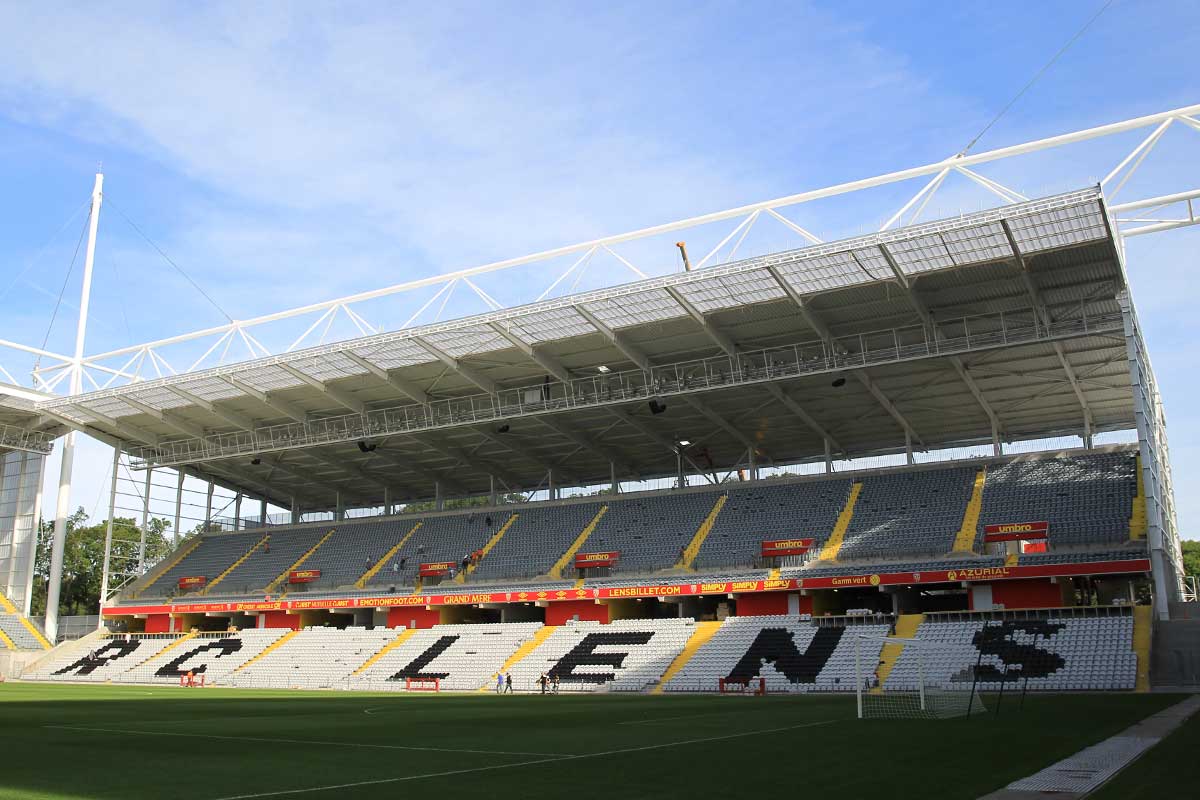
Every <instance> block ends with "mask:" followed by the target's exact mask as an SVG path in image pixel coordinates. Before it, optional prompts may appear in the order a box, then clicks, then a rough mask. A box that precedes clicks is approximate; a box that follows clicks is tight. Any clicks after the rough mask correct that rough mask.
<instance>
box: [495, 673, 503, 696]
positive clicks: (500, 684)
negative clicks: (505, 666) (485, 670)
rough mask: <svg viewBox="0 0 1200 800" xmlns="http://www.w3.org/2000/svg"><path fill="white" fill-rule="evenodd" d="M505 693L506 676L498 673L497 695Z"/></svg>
mask: <svg viewBox="0 0 1200 800" xmlns="http://www.w3.org/2000/svg"><path fill="white" fill-rule="evenodd" d="M503 692H504V676H503V675H501V674H500V673H499V672H497V673H496V694H501V693H503Z"/></svg>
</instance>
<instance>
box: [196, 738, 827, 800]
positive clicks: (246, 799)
mask: <svg viewBox="0 0 1200 800" xmlns="http://www.w3.org/2000/svg"><path fill="white" fill-rule="evenodd" d="M836 721H837V720H832V719H826V720H821V721H820V722H805V723H801V724H799V725H785V726H783V727H781V728H763V729H762V730H757V731H746V732H745V733H728V734H725V735H723V736H707V737H705V738H703V739H684V740H683V741H679V742H663V743H662V744H648V745H645V746H642V747H623V748H621V749H619V750H605V751H603V752H600V753H583V754H581V755H573V756H556V757H553V758H539V759H535V760H533V761H514V762H513V763H511V764H491V765H489V766H486V767H469V768H467V769H453V770H447V771H445V772H426V773H423V774H420V775H403V776H400V777H398V778H376V779H374V780H369V781H354V782H352V783H335V784H329V785H326V786H309V787H307V788H303V789H283V790H279V791H274V792H256V793H253V794H235V795H229V796H226V797H219V798H216V800H257V799H258V798H262V797H283V796H284V795H292V794H312V793H314V792H330V791H333V790H335V789H353V788H356V787H359V786H379V785H381V784H385V783H404V782H407V781H419V780H424V779H425V778H445V777H450V776H452V775H467V774H470V773H473V772H490V771H492V770H498V769H510V768H512V767H529V766H533V765H534V764H552V763H558V762H560V761H578V760H580V759H584V758H600V757H602V756H615V755H621V754H623V753H640V752H644V751H647V750H662V749H664V748H667V747H681V746H683V745H685V744H701V743H704V742H720V741H724V740H726V739H740V738H743V737H746V736H758V735H760V734H764V733H779V732H781V731H794V730H798V729H800V728H815V727H817V726H818V725H829V724H830V723H833V722H836Z"/></svg>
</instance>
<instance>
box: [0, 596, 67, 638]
mask: <svg viewBox="0 0 1200 800" xmlns="http://www.w3.org/2000/svg"><path fill="white" fill-rule="evenodd" d="M0 610H3V612H4V613H5V614H11V615H12V616H14V617H16V619H17V621H18V622H19V623H20V624H21V627H22V628H24V629H25V630H26V631H28V632H29V635H30V636H32V637H33V638H34V640H36V641H37V643H38V644H39V645H41V648H42V649H43V650H49V649H51V648H52V647H53V646H54V645H52V644H50V641H49V640H48V639H47V638H46V637H45V636H44V635H43V634H42V632H41V631H40V630H38V628H37V626H36V625H34V624H33V622H32V621H30V619H29V617H27V616H25V615H24V614H22V613H21V612H20V611H18V610H17V607H16V606H14V605H13V604H12V601H11V600H9V599H8V598H7V597H5V596H4V594H3V593H0ZM4 638H5V639H7V640H8V641H7V642H6V644H7V645H8V647H9V649H10V650H17V649H19V648H18V647H17V646H16V645H15V644H14V643H13V641H12V639H11V638H9V637H8V636H5V637H4Z"/></svg>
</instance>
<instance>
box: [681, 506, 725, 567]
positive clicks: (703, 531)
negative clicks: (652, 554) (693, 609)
mask: <svg viewBox="0 0 1200 800" xmlns="http://www.w3.org/2000/svg"><path fill="white" fill-rule="evenodd" d="M727 502H729V495H727V494H723V495H721V496H720V497H718V498H717V502H715V503H713V507H712V511H709V512H708V516H707V517H705V518H704V521H703V522H701V523H700V527H699V528H697V529H696V534H695V535H694V536H693V537H692V540H691V541H690V542H688V544H687V547H685V548H684V549H683V556H682V557H681V558H680V559H679V563H677V564H676V565H675V566H676V568H678V569H686V570H690V569H691V568H692V564H693V563H695V561H696V556H697V555H698V554H699V553H700V548H701V547H703V546H704V540H705V539H707V538H708V534H710V533H711V532H712V529H713V526H714V525H716V524H717V517H718V516H719V515H720V514H721V509H722V508H724V507H725V503H727Z"/></svg>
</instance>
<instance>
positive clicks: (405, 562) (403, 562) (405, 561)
mask: <svg viewBox="0 0 1200 800" xmlns="http://www.w3.org/2000/svg"><path fill="white" fill-rule="evenodd" d="M406 566H408V556H405V557H404V558H402V559H400V569H401V570H403V569H404V568H405V567H406Z"/></svg>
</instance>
